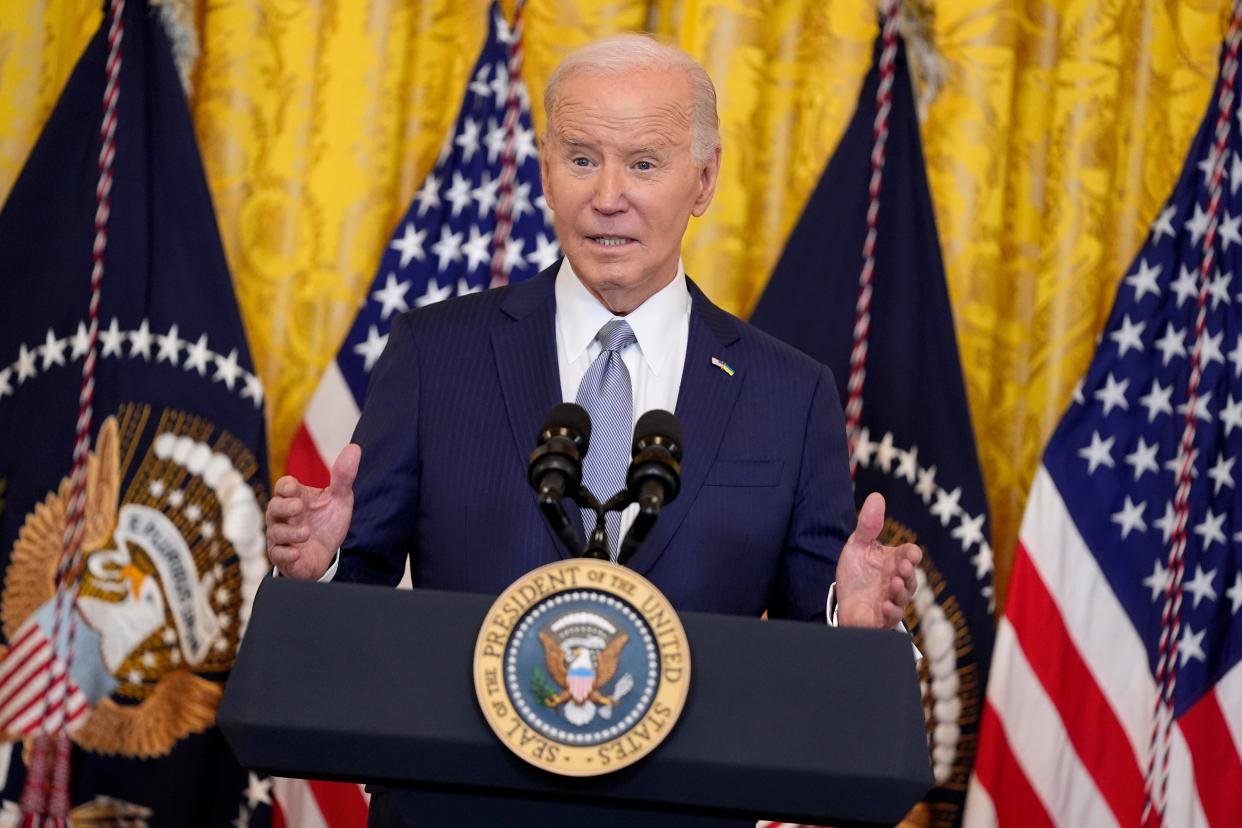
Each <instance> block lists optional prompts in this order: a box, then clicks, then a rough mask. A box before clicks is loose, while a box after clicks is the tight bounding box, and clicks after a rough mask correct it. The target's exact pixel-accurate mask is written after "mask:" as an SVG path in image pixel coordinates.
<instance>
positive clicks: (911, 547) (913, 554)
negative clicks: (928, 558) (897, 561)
mask: <svg viewBox="0 0 1242 828" xmlns="http://www.w3.org/2000/svg"><path fill="white" fill-rule="evenodd" d="M898 552H900V553H901V555H902V557H903V558H904V559H905V560H907V561H909V562H910V563H912V564H914V565H915V566H918V565H919V564H921V563H922V562H923V548H922V547H921V546H919V545H918V544H914V543H906V544H902V545H901V547H900V548H899V549H898Z"/></svg>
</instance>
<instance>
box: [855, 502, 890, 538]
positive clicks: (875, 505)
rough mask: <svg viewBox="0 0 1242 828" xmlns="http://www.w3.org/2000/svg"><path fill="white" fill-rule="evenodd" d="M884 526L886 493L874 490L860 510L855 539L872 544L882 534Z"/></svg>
mask: <svg viewBox="0 0 1242 828" xmlns="http://www.w3.org/2000/svg"><path fill="white" fill-rule="evenodd" d="M883 528H884V495H882V494H880V493H879V492H872V493H871V494H869V495H867V499H866V500H864V501H863V505H862V508H861V509H859V510H858V525H857V527H856V528H855V529H854V539H855V540H857V541H858V542H859V543H863V544H868V545H869V544H872V543H874V542H875V539H876V538H878V537H879V536H880V530H881V529H883Z"/></svg>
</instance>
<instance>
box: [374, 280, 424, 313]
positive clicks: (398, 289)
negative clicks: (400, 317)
mask: <svg viewBox="0 0 1242 828" xmlns="http://www.w3.org/2000/svg"><path fill="white" fill-rule="evenodd" d="M412 284H414V283H413V282H412V281H410V280H406V281H404V282H398V281H397V274H395V273H389V274H388V276H387V278H385V280H384V286H383V287H382V288H380V289H379V290H377V291H375V292H374V293H372V294H371V298H372V299H374V300H375V301H376V302H379V303H380V319H382V320H384V321H388V317H390V316H392V315H393V314H394V313H404V312H405V311H408V310H409V309H410V306H409V305H408V304H407V303H406V301H405V294H406V293H408V292H409V290H410V286H411V285H412Z"/></svg>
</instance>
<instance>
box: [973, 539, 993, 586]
mask: <svg viewBox="0 0 1242 828" xmlns="http://www.w3.org/2000/svg"><path fill="white" fill-rule="evenodd" d="M970 562H971V563H973V564H974V565H975V580H976V581H982V580H983V579H985V578H987V577H988V576H989V575H991V574H992V547H991V546H989V545H988V542H987V541H986V540H985V541H981V542H980V543H979V551H978V552H976V553H975V554H973V555H971V556H970Z"/></svg>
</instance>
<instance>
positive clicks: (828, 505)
mask: <svg viewBox="0 0 1242 828" xmlns="http://www.w3.org/2000/svg"><path fill="white" fill-rule="evenodd" d="M854 518H855V510H854V492H853V484H852V482H851V481H850V473H849V450H848V447H847V445H846V439H845V418H844V416H843V413H842V409H841V402H840V398H839V397H838V396H837V386H836V382H835V381H834V380H833V377H832V372H831V371H829V370H828V369H827V368H826V367H825V368H821V370H820V373H819V377H818V382H817V384H816V387H815V391H814V393H813V394H812V397H811V404H810V406H809V408H808V411H807V415H806V430H805V434H804V436H803V440H802V456H801V460H800V463H799V468H798V479H797V484H796V489H795V492H794V501H793V509H792V512H791V515H790V520H789V529H788V532H787V534H786V536H785V548H784V553H783V555H782V559H781V572H780V577H779V578H778V579H777V589H776V591H775V594H774V595H773V596H772V598H771V600H770V602H769V608H768V614H769V615H770V616H772V617H774V618H790V619H795V620H807V621H821V622H822V621H825V620H826V613H825V606H826V599H827V597H828V588H829V587H830V586H831V585H832V583H833V581H834V580H835V579H836V571H837V560H838V559H839V558H840V556H841V548H842V546H844V545H845V540H846V538H848V537H849V534H850V532H852V531H853V527H854Z"/></svg>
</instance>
